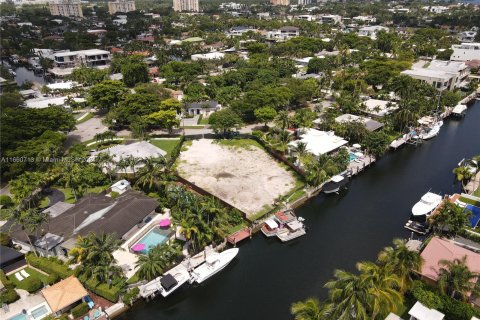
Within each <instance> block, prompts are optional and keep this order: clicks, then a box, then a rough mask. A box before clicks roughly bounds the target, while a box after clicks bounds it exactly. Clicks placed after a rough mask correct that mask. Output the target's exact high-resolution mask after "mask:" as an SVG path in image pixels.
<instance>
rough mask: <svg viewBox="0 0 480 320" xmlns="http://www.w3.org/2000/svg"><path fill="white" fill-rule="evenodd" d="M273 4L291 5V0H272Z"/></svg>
mask: <svg viewBox="0 0 480 320" xmlns="http://www.w3.org/2000/svg"><path fill="white" fill-rule="evenodd" d="M270 4H271V5H272V6H289V5H290V0H270Z"/></svg>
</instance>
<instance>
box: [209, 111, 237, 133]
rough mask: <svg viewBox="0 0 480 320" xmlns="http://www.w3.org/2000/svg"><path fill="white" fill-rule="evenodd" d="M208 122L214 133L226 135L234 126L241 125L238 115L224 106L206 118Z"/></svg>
mask: <svg viewBox="0 0 480 320" xmlns="http://www.w3.org/2000/svg"><path fill="white" fill-rule="evenodd" d="M208 123H209V124H210V126H211V127H212V129H213V130H214V131H215V132H216V133H222V134H223V135H226V134H227V133H228V132H230V131H232V129H234V128H239V127H240V126H241V125H242V120H241V119H240V117H239V116H238V115H237V114H236V113H235V112H234V111H233V110H232V109H230V108H224V109H222V110H220V111H216V112H214V113H212V114H211V115H210V117H209V118H208Z"/></svg>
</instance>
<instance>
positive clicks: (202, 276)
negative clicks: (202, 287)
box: [189, 248, 239, 284]
mask: <svg viewBox="0 0 480 320" xmlns="http://www.w3.org/2000/svg"><path fill="white" fill-rule="evenodd" d="M238 251H239V250H238V248H232V249H228V250H225V251H223V252H222V253H216V252H215V253H212V254H210V255H209V256H207V257H206V259H205V263H203V264H201V265H200V266H199V267H197V268H196V269H194V270H193V271H192V272H191V275H190V280H189V281H190V283H193V282H196V283H198V284H200V283H202V282H204V281H205V280H207V279H209V278H210V277H212V276H213V275H215V274H217V273H218V272H220V271H221V270H223V269H224V268H225V267H226V266H227V265H228V264H229V263H230V262H232V260H233V259H234V258H235V257H236V256H237V254H238Z"/></svg>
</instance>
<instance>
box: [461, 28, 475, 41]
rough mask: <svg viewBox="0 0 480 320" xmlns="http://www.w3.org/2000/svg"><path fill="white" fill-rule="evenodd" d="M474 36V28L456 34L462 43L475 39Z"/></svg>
mask: <svg viewBox="0 0 480 320" xmlns="http://www.w3.org/2000/svg"><path fill="white" fill-rule="evenodd" d="M476 36H477V31H475V30H470V31H464V32H461V33H459V34H458V40H460V42H462V43H463V42H468V43H471V42H474V41H475V37H476Z"/></svg>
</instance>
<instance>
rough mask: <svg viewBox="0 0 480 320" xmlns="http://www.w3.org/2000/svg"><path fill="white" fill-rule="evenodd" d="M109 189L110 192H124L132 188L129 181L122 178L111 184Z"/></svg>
mask: <svg viewBox="0 0 480 320" xmlns="http://www.w3.org/2000/svg"><path fill="white" fill-rule="evenodd" d="M110 190H111V192H116V193H118V194H124V193H125V192H126V191H128V190H132V186H131V185H130V182H129V181H127V180H125V179H122V180H119V181H117V182H115V183H114V184H112V186H111V187H110Z"/></svg>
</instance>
